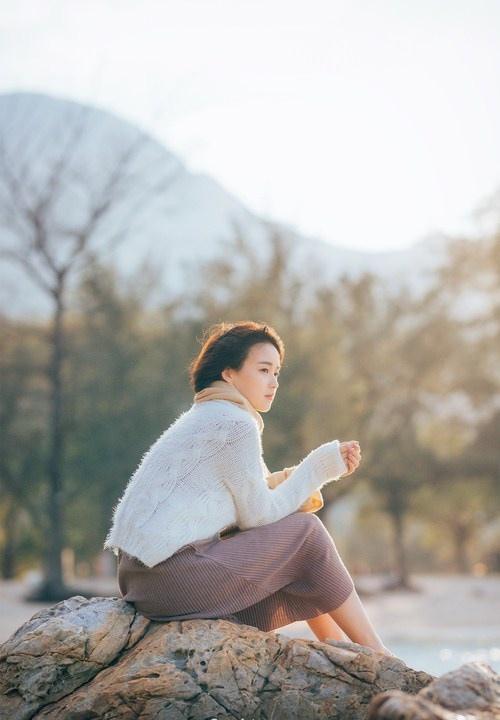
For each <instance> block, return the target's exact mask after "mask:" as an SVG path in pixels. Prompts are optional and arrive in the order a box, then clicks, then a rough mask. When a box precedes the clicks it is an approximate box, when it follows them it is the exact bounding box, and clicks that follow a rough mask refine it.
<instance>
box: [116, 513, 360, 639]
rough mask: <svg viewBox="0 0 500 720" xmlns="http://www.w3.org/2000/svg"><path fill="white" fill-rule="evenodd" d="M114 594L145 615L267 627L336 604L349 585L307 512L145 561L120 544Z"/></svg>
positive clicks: (320, 526)
mask: <svg viewBox="0 0 500 720" xmlns="http://www.w3.org/2000/svg"><path fill="white" fill-rule="evenodd" d="M118 584H119V588H120V592H121V594H122V597H123V599H124V600H126V601H127V602H130V603H132V604H133V605H134V606H135V608H136V610H137V611H138V612H140V613H141V614H142V615H144V616H146V617H148V618H150V619H151V620H158V621H162V622H167V621H170V620H188V619H192V618H219V619H225V620H230V621H232V622H236V623H239V624H245V625H252V626H254V627H256V628H258V629H259V630H263V631H270V630H275V629H276V628H280V627H283V626H285V625H288V624H289V623H292V622H295V621H296V620H309V619H311V618H314V617H317V616H318V615H321V614H323V613H326V612H328V611H330V610H334V609H335V608H337V607H339V606H340V605H342V603H343V602H344V601H345V600H346V599H347V598H348V597H349V595H350V594H351V592H352V591H353V589H354V583H353V581H352V578H351V576H350V574H349V572H348V570H347V568H346V567H345V565H344V563H343V561H342V559H341V557H340V555H339V553H338V551H337V548H336V546H335V543H334V541H333V539H332V537H331V535H330V534H329V533H328V531H327V529H326V528H325V526H324V524H323V523H322V521H321V520H320V519H319V518H318V517H317V516H316V515H315V514H314V513H305V512H301V511H297V512H294V513H291V514H290V515H287V516H286V517H284V518H281V519H280V520H277V521H276V522H273V523H269V524H268V525H260V526H258V527H254V528H250V529H248V530H236V531H235V532H234V533H233V534H228V535H226V536H224V535H222V537H221V536H220V535H219V534H217V535H216V536H215V537H212V538H209V539H206V540H201V541H195V542H193V543H189V544H187V545H184V546H183V547H182V548H180V549H179V550H178V551H177V552H176V553H174V554H173V555H171V556H170V557H169V558H167V559H166V560H163V561H162V562H160V563H158V564H157V565H155V566H154V567H152V568H150V567H147V566H146V565H144V564H143V563H142V562H140V560H138V559H137V558H134V557H131V556H130V555H127V554H126V553H124V552H122V551H120V553H119V561H118Z"/></svg>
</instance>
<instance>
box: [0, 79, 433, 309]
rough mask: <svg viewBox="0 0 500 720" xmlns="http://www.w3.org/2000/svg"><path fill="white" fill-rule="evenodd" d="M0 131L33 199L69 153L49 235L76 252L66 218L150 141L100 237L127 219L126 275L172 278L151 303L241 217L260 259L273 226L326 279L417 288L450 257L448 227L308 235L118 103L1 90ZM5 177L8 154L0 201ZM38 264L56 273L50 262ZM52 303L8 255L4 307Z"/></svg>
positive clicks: (0, 290)
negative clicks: (204, 169)
mask: <svg viewBox="0 0 500 720" xmlns="http://www.w3.org/2000/svg"><path fill="white" fill-rule="evenodd" d="M72 133H76V135H72ZM75 137H76V140H75ZM0 138H1V146H2V148H3V149H4V150H5V152H6V155H5V154H3V153H2V156H1V157H3V158H5V157H6V158H7V168H8V174H9V175H10V174H11V173H12V175H18V176H22V178H23V179H22V182H21V183H20V186H21V187H22V188H23V190H22V191H21V192H20V193H19V195H20V196H24V195H26V198H24V197H20V196H19V197H17V200H16V201H19V202H24V200H25V199H29V198H31V199H32V198H33V197H34V195H37V196H39V195H40V194H42V193H43V192H44V191H45V190H46V189H47V188H48V187H49V186H50V185H49V183H50V170H51V168H52V167H53V166H54V162H55V161H56V160H57V158H58V157H59V156H60V155H61V154H62V153H67V154H68V155H67V161H66V162H65V164H64V172H63V173H62V174H61V182H60V183H59V186H58V189H57V197H56V199H55V201H54V203H53V211H52V212H51V213H50V215H49V221H48V223H47V224H48V230H49V236H50V237H53V238H54V239H57V242H58V247H61V249H63V248H66V253H69V251H70V248H71V246H70V245H69V244H68V240H67V238H66V239H65V238H64V236H63V235H62V234H61V233H60V229H61V228H62V227H73V228H78V227H80V226H81V223H82V222H84V221H85V219H86V217H87V214H88V211H89V208H91V207H92V206H93V205H92V203H93V204H94V205H95V203H96V202H98V201H99V200H100V199H101V198H102V197H103V196H104V194H105V188H106V183H107V182H108V181H109V179H110V177H112V172H113V168H114V167H115V166H116V161H117V158H118V157H120V155H121V154H122V153H123V152H124V151H125V150H126V149H127V148H129V147H131V146H133V144H134V143H138V144H139V143H141V144H140V147H141V148H142V149H141V152H140V153H138V154H137V156H134V155H132V161H131V162H130V164H129V165H128V166H127V171H126V172H125V173H124V187H128V188H129V191H128V194H127V193H125V194H124V196H123V199H122V200H121V201H117V202H116V203H115V206H112V209H111V211H110V212H109V214H108V215H107V216H104V219H103V220H100V221H99V223H98V224H97V229H96V232H95V233H94V235H93V240H92V248H93V249H95V250H96V251H97V250H98V249H99V248H102V247H103V246H104V247H108V244H109V238H110V237H113V236H114V234H115V233H117V230H118V229H119V228H122V230H120V231H119V232H118V233H117V237H116V238H115V241H116V242H114V243H113V244H112V245H111V246H110V247H111V249H108V250H106V251H105V252H104V254H103V257H105V258H106V259H109V260H112V261H113V262H114V263H115V264H116V266H117V267H118V269H119V271H120V273H121V274H122V275H123V276H124V277H125V278H126V277H130V276H131V275H132V274H133V273H134V271H135V270H137V268H139V267H140V265H141V263H142V262H143V261H144V259H148V260H149V261H150V262H151V263H152V265H153V266H154V267H155V268H156V269H158V271H159V273H160V276H161V279H162V292H161V297H160V296H158V297H156V298H155V299H153V300H152V304H153V305H154V304H155V303H157V302H160V301H161V300H163V299H166V298H167V297H170V296H172V295H174V294H176V293H178V292H180V291H182V289H183V288H184V287H185V286H186V284H187V283H189V277H190V276H189V273H186V272H185V268H186V266H187V265H189V264H190V263H193V262H198V261H202V260H206V259H210V258H213V257H215V256H219V255H221V254H223V253H224V252H227V245H226V244H225V243H226V242H227V241H230V240H231V238H233V236H234V233H235V228H237V231H238V233H239V234H241V236H243V237H244V238H246V239H247V240H248V241H249V243H250V245H251V248H252V251H253V252H254V253H255V255H256V256H257V257H258V258H259V259H262V260H265V258H266V257H267V252H268V249H269V246H268V238H269V235H270V233H271V232H272V231H273V228H279V229H280V231H281V232H282V233H284V234H286V235H287V237H288V238H289V239H290V242H291V247H292V248H293V252H292V261H291V267H292V268H293V269H295V270H297V271H300V270H302V269H303V268H304V267H306V266H307V263H308V262H309V261H312V262H313V263H316V266H317V268H318V271H321V273H320V274H321V275H322V276H323V280H326V281H327V282H330V281H332V280H335V279H336V278H338V277H339V276H340V275H342V274H347V275H348V276H351V277H355V276H358V275H359V274H361V273H363V272H367V271H369V272H373V273H375V274H376V275H378V276H380V277H381V278H383V279H384V281H385V282H386V283H387V285H388V286H389V287H393V288H396V287H397V286H399V285H401V284H407V285H408V286H409V287H410V288H411V289H412V291H414V292H417V293H418V292H421V291H422V290H423V289H425V287H426V286H427V285H428V282H429V279H430V273H431V272H432V270H433V269H434V268H435V267H436V266H437V265H438V264H439V262H440V261H441V259H442V258H443V257H444V252H445V245H446V244H445V242H444V240H443V239H442V238H439V237H435V238H426V239H424V240H422V241H421V242H419V243H416V244H415V245H414V246H412V247H411V248H409V249H407V250H394V251H385V252H363V251H358V250H349V249H348V248H344V247H341V246H338V245H335V244H333V243H327V242H325V241H323V240H320V239H317V238H313V237H306V236H304V235H301V234H299V233H297V232H295V231H294V229H293V228H291V227H289V226H287V225H286V224H285V223H283V224H278V223H270V222H268V221H267V220H266V219H265V218H262V217H259V216H257V215H256V214H255V213H253V212H251V211H250V210H249V209H247V208H246V207H245V206H244V205H243V203H241V202H240V201H239V200H238V198H236V197H235V196H234V195H232V194H231V193H229V192H227V191H226V190H225V189H224V188H223V187H222V186H221V185H220V184H219V183H218V182H217V181H216V180H214V179H213V178H211V177H209V176H208V175H206V174H203V173H192V172H190V171H188V169H187V168H186V167H185V165H184V164H183V163H182V161H181V160H180V159H179V158H178V157H177V156H176V155H175V154H174V153H172V152H170V151H169V150H167V149H166V148H165V147H163V145H161V144H160V143H159V142H157V141H156V140H155V139H154V138H153V137H151V136H149V135H148V134H147V133H145V132H144V131H142V130H141V129H139V128H137V127H135V126H134V125H131V124H130V123H128V122H126V121H124V120H122V119H121V118H119V117H117V116H116V115H113V114H112V113H110V112H107V111H105V110H102V109H99V108H96V107H92V106H88V105H82V104H80V103H77V102H74V101H70V100H66V99H61V98H56V97H51V96H48V95H44V94H38V93H22V92H19V93H8V94H3V95H0ZM0 161H1V158H0ZM24 171H26V174H25V175H22V174H23V172H24ZM5 176H6V174H5V170H3V169H2V168H1V165H0V208H1V200H2V197H5V193H6V190H5V185H4V184H2V180H4V179H5ZM141 194H142V195H141ZM140 197H146V198H149V199H148V200H147V203H146V204H145V205H142V206H141V205H140V204H139V203H138V202H137V200H138V198H140ZM135 202H137V206H135V205H134V203H135ZM16 215H17V222H16V225H19V228H20V231H21V232H24V233H25V232H27V230H26V226H25V225H24V223H23V220H22V215H23V212H22V211H17V212H16ZM2 217H3V213H2V212H1V209H0V222H1V225H0V228H1V237H2V247H5V245H6V244H7V245H8V246H16V243H18V242H19V239H18V237H17V236H16V235H15V234H14V233H12V231H11V230H10V229H9V228H10V227H11V226H12V223H7V224H6V223H5V221H3V219H2ZM19 220H20V221H21V222H19ZM58 233H59V237H58ZM100 252H101V251H99V252H98V254H99V253H100ZM39 270H40V273H42V274H44V273H45V272H46V270H45V269H44V268H43V267H42V266H40V268H39ZM310 277H311V284H312V285H314V282H317V281H318V277H319V276H317V274H316V273H315V272H312V273H311V275H310ZM73 284H74V278H73V280H72V281H71V282H70V286H73ZM312 285H311V286H312ZM50 308H51V302H50V299H49V298H48V297H47V296H46V294H45V293H43V291H41V290H40V289H39V288H38V287H37V286H36V285H35V284H34V282H33V281H32V280H31V279H29V278H28V277H27V274H26V272H25V271H24V270H22V269H21V268H20V267H19V266H17V265H14V264H12V263H11V262H8V261H6V260H3V261H2V263H1V265H0V311H3V312H5V313H6V314H8V315H9V316H11V317H27V316H29V317H42V316H44V315H46V314H47V313H48V311H49V309H50Z"/></svg>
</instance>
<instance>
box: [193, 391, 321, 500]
mask: <svg viewBox="0 0 500 720" xmlns="http://www.w3.org/2000/svg"><path fill="white" fill-rule="evenodd" d="M207 400H229V401H230V402H234V403H235V404H236V405H240V406H241V407H243V408H244V409H245V410H247V411H248V412H249V413H251V414H252V415H253V416H254V418H255V420H256V421H257V425H258V426H259V431H260V433H262V431H263V430H264V420H263V419H262V416H261V415H260V413H259V412H257V410H256V409H255V408H254V407H253V405H252V404H251V403H250V402H249V401H248V400H247V398H246V397H245V396H244V395H243V394H242V393H240V391H239V390H238V389H237V388H235V387H234V385H232V384H231V383H228V382H226V381H225V380H214V382H212V383H211V384H210V386H209V387H206V388H204V389H203V390H200V391H199V392H197V393H196V394H195V396H194V402H206V401H207ZM296 467H297V466H296V465H293V466H292V467H286V468H283V470H278V471H277V472H273V473H269V474H268V475H267V477H266V480H267V484H268V487H270V488H271V489H273V488H275V487H276V486H277V485H279V484H280V483H281V482H283V480H286V479H287V478H288V476H289V475H290V473H291V472H292V471H293V470H295V468H296ZM324 504H325V503H324V500H323V496H322V494H321V490H316V491H315V492H314V493H313V494H312V495H310V496H309V497H308V498H307V500H306V501H305V502H303V503H302V505H301V506H300V507H299V508H298V509H299V510H301V511H302V512H317V511H318V510H320V509H321V508H322V507H323V505H324Z"/></svg>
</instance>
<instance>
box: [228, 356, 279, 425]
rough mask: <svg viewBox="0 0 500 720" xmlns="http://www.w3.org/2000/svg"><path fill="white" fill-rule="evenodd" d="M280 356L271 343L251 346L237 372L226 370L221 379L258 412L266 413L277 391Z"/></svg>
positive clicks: (230, 369)
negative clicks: (233, 387) (237, 391)
mask: <svg viewBox="0 0 500 720" xmlns="http://www.w3.org/2000/svg"><path fill="white" fill-rule="evenodd" d="M279 371H280V354H279V352H278V351H277V350H276V348H275V347H274V345H273V344H272V343H268V342H262V343H256V344H255V345H252V346H251V347H250V349H249V351H248V354H247V357H246V358H245V362H244V363H243V365H242V366H241V368H240V369H239V370H233V369H232V368H227V369H226V370H223V372H222V373H221V374H222V377H223V378H224V380H226V381H227V382H229V383H231V384H232V385H234V386H235V388H236V389H237V390H239V391H240V393H241V394H242V395H244V396H245V397H246V398H247V400H248V401H249V402H250V403H251V405H253V407H254V408H255V409H256V410H258V411H259V412H267V411H268V410H269V409H270V407H271V405H272V402H273V400H274V396H275V395H276V391H277V390H278V384H279V383H278V375H279Z"/></svg>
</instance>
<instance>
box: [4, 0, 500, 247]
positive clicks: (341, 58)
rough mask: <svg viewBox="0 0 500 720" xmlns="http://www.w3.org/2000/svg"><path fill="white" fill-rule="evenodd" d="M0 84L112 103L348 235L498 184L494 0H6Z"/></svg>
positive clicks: (387, 228) (413, 224)
mask: <svg viewBox="0 0 500 720" xmlns="http://www.w3.org/2000/svg"><path fill="white" fill-rule="evenodd" d="M12 90H35V91H41V92H47V93H49V94H54V95H58V96H65V97H70V98H73V99H76V100H80V101H84V102H89V103H92V104H96V105H98V106H100V107H103V108H106V109H108V110H111V111H114V112H115V113H117V114H119V115H121V116H123V117H125V118H127V119H128V120H131V121H133V122H136V123H137V124H139V125H140V126H142V127H143V128H146V129H148V130H150V131H151V132H152V133H153V134H154V135H155V136H156V137H158V138H159V139H161V140H162V141H163V142H164V143H165V144H166V146H167V147H168V148H169V149H170V150H172V151H173V152H175V153H176V154H177V155H179V156H180V157H181V158H182V159H183V160H184V161H185V163H186V164H187V166H188V167H189V168H190V169H191V170H193V171H200V172H206V173H208V174H210V175H212V176H213V177H214V178H216V179H217V180H218V181H219V182H220V183H221V184H222V185H223V186H224V187H225V188H226V189H227V190H229V191H230V192H232V193H234V194H235V195H236V196H238V197H239V198H240V199H241V200H242V201H243V202H244V203H245V204H246V205H247V206H248V207H250V208H251V209H253V210H255V211H257V212H259V213H261V214H264V215H266V216H269V217H273V218H276V219H279V220H282V221H285V222H288V223H290V224H292V225H294V226H295V227H297V228H298V229H300V230H302V231H303V232H305V233H307V234H312V235H315V236H317V237H321V238H323V239H324V240H327V241H329V242H333V243H335V244H338V245H343V246H346V247H351V248H360V249H370V250H380V249H387V248H402V247H407V246H409V245H411V244H412V243H413V242H415V241H416V240H418V239H420V238H422V237H424V236H425V235H426V234H428V233H432V232H434V231H439V230H443V231H449V232H459V231H464V232H466V231H472V230H474V229H475V228H480V227H481V225H480V224H479V225H478V221H477V219H476V218H474V217H473V211H474V210H476V209H477V208H478V207H479V206H481V205H482V204H484V203H485V201H487V200H488V198H489V197H490V196H491V194H492V193H493V192H494V191H495V190H497V188H498V187H499V186H500V132H499V128H500V2H499V0H413V1H412V0H377V1H376V2H375V1H374V0H346V2H339V1H337V0H326V1H325V2H322V1H319V0H302V1H301V2H294V0H283V1H282V0H279V1H278V0H248V1H245V2H243V1H241V0H226V1H224V2H222V1H219V0H175V1H173V0H172V1H169V0H163V1H162V2H153V1H152V0H136V1H134V2H132V1H131V0H116V2H115V0H99V1H98V2H94V1H92V0H82V1H81V2H73V1H71V0H65V1H61V0H53V1H51V0H43V2H39V0H16V1H15V2H12V3H3V7H2V12H1V14H0V91H2V92H4V91H12Z"/></svg>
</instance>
